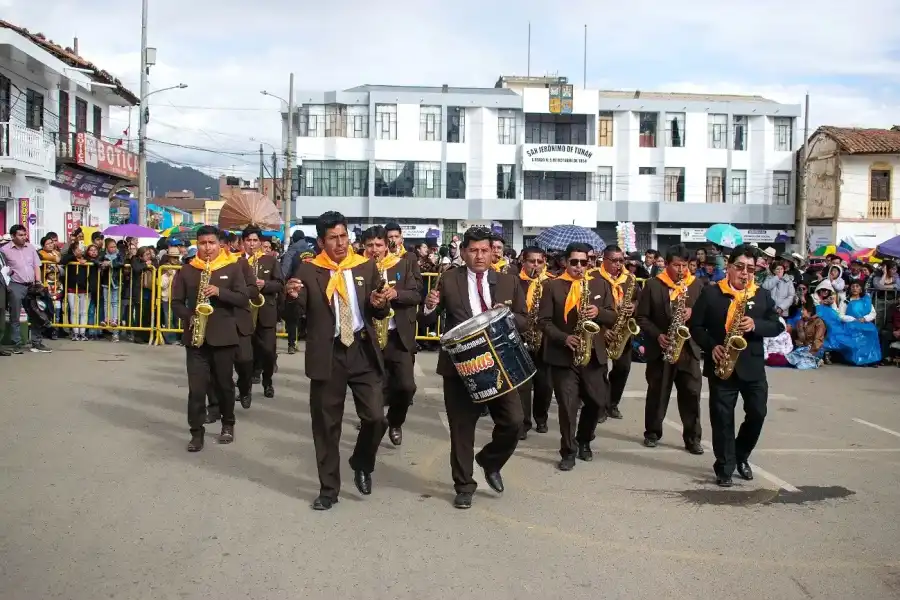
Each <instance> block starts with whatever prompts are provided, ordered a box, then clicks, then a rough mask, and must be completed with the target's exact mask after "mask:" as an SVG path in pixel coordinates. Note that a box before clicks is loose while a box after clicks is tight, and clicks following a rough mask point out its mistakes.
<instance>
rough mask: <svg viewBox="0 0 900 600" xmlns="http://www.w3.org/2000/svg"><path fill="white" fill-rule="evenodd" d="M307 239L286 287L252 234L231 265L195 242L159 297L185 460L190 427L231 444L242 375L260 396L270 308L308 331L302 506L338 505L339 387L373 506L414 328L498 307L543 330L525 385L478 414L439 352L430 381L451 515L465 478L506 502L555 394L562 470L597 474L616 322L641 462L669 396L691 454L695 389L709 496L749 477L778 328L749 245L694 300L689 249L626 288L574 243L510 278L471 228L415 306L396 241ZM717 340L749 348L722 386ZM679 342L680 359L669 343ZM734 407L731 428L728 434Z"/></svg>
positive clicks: (616, 272) (393, 234) (695, 443)
mask: <svg viewBox="0 0 900 600" xmlns="http://www.w3.org/2000/svg"><path fill="white" fill-rule="evenodd" d="M316 235H317V240H318V246H319V254H318V255H316V256H315V257H314V258H312V259H311V260H307V261H297V264H296V266H295V267H294V268H293V273H290V274H289V275H285V274H282V272H281V268H280V267H279V265H278V262H277V261H276V260H274V259H272V258H271V257H269V256H268V255H266V254H265V253H264V252H263V251H262V249H261V248H260V245H261V243H260V239H261V232H260V230H259V229H258V228H256V227H255V226H252V225H251V226H250V227H248V228H247V229H246V230H245V231H244V232H243V238H242V239H243V244H244V252H243V253H235V252H233V251H231V250H229V248H228V246H227V244H226V243H225V239H224V236H223V235H222V233H221V232H220V231H219V230H217V229H216V228H215V227H210V226H204V227H202V228H200V229H199V230H198V232H197V250H198V251H197V255H196V257H194V258H193V259H192V260H191V261H190V262H189V263H187V264H186V265H185V266H184V268H183V269H182V270H181V271H180V272H179V274H178V275H177V276H176V278H175V280H174V283H173V288H172V307H173V310H174V311H175V313H176V314H177V316H178V317H179V318H180V319H181V320H182V322H184V323H188V324H189V325H187V326H186V327H185V331H184V336H183V341H184V344H185V347H186V353H187V357H186V363H187V374H188V384H189V397H188V423H189V426H190V432H191V439H190V442H189V443H188V446H187V449H188V451H190V452H197V451H200V450H202V449H203V446H204V443H205V438H204V435H205V427H204V426H205V425H208V424H210V423H214V422H215V421H218V420H221V433H220V435H219V436H218V438H217V441H218V442H219V443H221V444H227V443H230V442H232V441H234V439H235V403H236V402H237V403H240V404H241V405H242V406H243V407H244V408H245V409H249V408H250V406H251V403H252V386H253V383H254V380H253V374H254V373H261V381H259V383H261V384H262V388H263V395H264V396H265V397H266V398H271V397H274V395H275V388H274V383H273V372H274V365H275V358H276V353H275V326H276V323H277V308H276V307H277V303H278V298H279V296H280V295H284V297H285V298H286V301H287V302H288V303H291V304H292V306H293V307H294V308H295V309H297V310H298V311H299V312H300V314H303V315H305V317H306V322H307V336H306V376H307V377H308V378H309V379H310V391H309V407H310V413H311V421H312V431H313V440H314V444H315V452H316V465H317V468H318V475H319V482H320V491H319V495H318V497H316V498H315V500H314V501H313V504H312V507H313V508H314V509H316V510H328V509H330V508H331V507H332V506H333V505H334V504H335V503H337V502H338V499H339V493H340V489H341V477H340V443H339V442H340V436H341V429H342V419H343V414H344V404H345V398H346V396H347V390H348V388H349V390H350V392H351V395H352V398H353V403H354V404H355V408H356V413H357V415H358V417H359V420H360V426H359V432H358V435H357V438H356V444H355V447H354V449H353V452H352V454H351V455H350V458H349V463H350V467H351V468H352V470H353V480H354V484H355V486H356V488H357V489H358V490H359V492H360V493H361V494H363V495H369V494H371V493H372V475H373V472H374V471H375V466H376V453H377V451H378V447H379V444H380V442H381V440H382V438H383V437H384V435H385V433H387V436H388V438H389V440H390V441H391V443H392V444H393V445H395V446H400V445H401V444H402V443H403V425H404V422H405V420H406V416H407V411H408V410H409V407H410V406H411V405H412V400H413V396H414V395H415V392H416V382H415V379H414V374H413V373H414V371H413V366H414V361H415V352H416V340H415V331H416V323H417V321H418V322H419V323H420V324H421V325H423V326H425V327H431V328H433V327H434V326H435V323H436V321H437V319H438V318H439V317H441V318H442V320H443V321H442V328H443V331H450V330H451V329H452V328H453V327H455V326H457V325H459V324H460V323H463V322H465V321H467V320H468V319H470V318H472V317H473V316H475V315H479V314H481V313H483V312H485V311H488V310H490V309H491V308H493V307H499V306H505V307H508V308H509V309H510V310H511V312H512V314H513V315H514V317H515V322H516V327H517V329H519V331H520V332H522V333H523V335H524V334H526V333H527V332H528V330H529V328H535V329H537V330H538V331H539V332H540V340H541V341H540V343H539V345H538V346H536V347H532V350H531V352H532V358H533V361H534V363H535V366H536V367H537V371H536V374H535V375H534V377H532V378H531V379H530V380H529V381H528V382H527V383H525V384H523V385H521V386H520V387H519V388H518V389H517V390H514V391H512V392H509V393H507V394H505V395H502V396H499V397H497V398H495V399H493V400H490V401H488V402H485V403H475V402H473V401H472V399H471V398H470V396H469V393H468V391H467V389H466V386H465V385H464V381H463V379H462V378H461V377H460V375H459V374H458V373H457V370H456V368H455V367H454V365H453V363H452V362H451V360H450V357H449V356H448V355H447V353H446V352H444V351H441V353H440V357H439V359H438V364H437V374H438V375H440V376H441V377H442V378H443V392H444V394H443V395H444V403H445V406H446V413H447V420H448V424H449V429H450V467H451V474H452V479H453V485H454V488H455V491H456V497H455V499H454V506H455V507H456V508H460V509H465V508H469V507H471V505H472V498H473V494H474V492H475V489H476V486H477V483H476V481H475V479H474V478H473V471H474V468H475V464H476V463H477V465H478V467H479V468H480V469H482V470H483V472H484V479H485V481H486V482H487V484H488V486H490V488H491V489H493V490H494V491H495V492H496V493H497V494H502V493H503V491H504V484H503V478H502V476H501V472H502V469H503V466H504V465H505V464H506V462H507V461H508V460H509V459H510V457H511V456H512V455H513V453H514V451H515V449H516V445H517V444H518V442H519V441H520V440H523V439H526V436H527V433H528V431H529V430H531V429H534V430H535V431H536V432H538V433H547V431H548V426H547V420H548V409H549V406H550V401H551V396H552V395H554V394H555V396H556V399H557V403H558V406H559V425H560V449H559V454H560V459H559V463H558V468H559V469H560V470H561V471H571V470H572V469H573V468H575V466H576V465H577V464H578V461H585V462H588V461H591V460H592V459H593V453H592V450H591V441H592V440H593V439H594V436H595V429H596V427H597V425H598V423H600V422H602V421H604V420H606V418H607V416H609V417H613V418H621V416H622V415H621V412H620V411H619V403H620V402H621V399H622V394H623V391H624V389H625V385H626V382H627V379H628V375H629V371H630V369H631V351H630V346H628V347H627V349H626V350H625V351H624V352H621V356H620V357H619V358H617V359H615V360H613V361H612V365H611V366H610V365H609V362H610V361H609V356H608V354H607V345H608V343H611V342H612V341H614V340H612V339H611V338H610V336H611V335H612V333H613V330H620V329H621V328H619V329H616V327H617V324H621V323H622V322H632V321H631V320H632V319H633V323H636V325H637V326H639V327H640V329H641V330H642V331H643V337H644V340H645V342H644V343H645V346H646V356H647V366H646V378H647V398H646V404H645V411H644V423H645V425H644V441H643V443H644V445H645V446H647V447H650V448H652V447H655V446H657V444H658V443H659V441H660V440H661V439H662V437H663V420H664V419H665V416H666V410H667V408H668V404H669V397H670V396H671V394H672V390H673V388H674V390H675V397H676V400H677V404H678V412H679V415H680V417H681V424H682V431H683V433H682V437H683V442H684V447H685V449H686V451H687V452H690V453H691V454H698V455H699V454H703V446H702V445H701V438H702V427H701V409H700V396H701V387H702V378H703V377H706V379H707V382H708V383H707V386H708V389H709V413H710V422H711V426H712V447H713V451H714V454H715V462H714V465H713V469H714V474H715V481H716V483H717V484H718V485H720V486H722V487H728V486H731V485H733V479H732V477H733V474H734V472H735V470H736V471H737V474H738V476H740V477H741V478H743V479H745V480H750V479H753V472H752V469H751V467H750V464H749V462H748V459H749V457H750V454H751V452H752V450H753V448H754V447H755V445H756V443H757V440H758V439H759V436H760V433H761V431H762V425H763V421H764V420H765V416H766V404H767V397H768V385H767V382H766V372H765V364H764V359H763V338H766V337H775V336H776V335H778V334H779V333H780V332H781V331H782V329H783V326H782V325H781V323H780V322H779V320H778V317H777V313H776V311H775V307H774V305H773V302H772V299H771V297H770V295H769V294H768V293H767V292H765V291H764V290H761V289H758V288H757V286H756V285H755V284H754V282H753V265H754V261H755V257H756V252H757V250H756V249H755V248H754V247H752V246H749V245H742V246H738V247H737V248H735V249H733V250H732V251H731V254H730V255H729V257H728V260H727V273H726V277H725V278H724V279H723V280H722V281H720V282H719V283H717V284H713V285H708V286H702V285H701V284H700V282H699V281H697V280H696V279H695V278H694V276H693V275H691V274H690V273H689V271H688V260H689V253H688V250H687V249H686V248H685V247H684V246H682V245H676V246H673V247H671V248H669V249H668V251H667V252H666V255H665V270H664V271H662V272H661V273H659V275H657V276H656V277H654V278H652V279H650V280H648V281H647V282H646V283H645V284H644V285H643V286H637V285H634V283H635V282H634V280H633V279H631V280H629V278H630V277H632V276H631V274H630V273H629V272H628V271H627V270H626V269H624V268H623V265H624V257H623V253H622V250H621V249H620V248H618V247H616V246H607V247H606V248H605V249H604V250H603V251H602V255H599V256H598V258H602V260H601V261H600V262H599V266H597V267H593V266H592V261H591V259H592V258H593V256H594V249H593V248H591V247H590V246H588V245H585V244H580V243H572V244H570V245H569V246H568V248H566V249H565V253H564V258H565V262H564V264H565V270H564V271H563V272H561V273H560V274H558V275H556V276H553V275H552V274H550V273H548V271H547V265H546V262H547V257H546V255H545V253H544V252H543V251H542V250H540V249H539V248H526V249H525V250H524V251H523V252H522V256H521V268H520V271H519V272H518V273H509V272H507V271H508V270H509V268H508V266H507V264H506V261H505V260H502V256H503V254H502V250H503V244H502V240H500V239H499V238H498V237H497V236H496V235H495V234H493V233H492V232H491V231H490V230H489V229H485V228H480V227H473V228H471V229H469V230H468V231H466V232H465V234H464V236H463V239H462V241H461V258H462V260H463V261H464V266H462V265H460V266H457V267H455V268H452V269H450V270H449V271H447V272H445V273H444V274H442V275H441V278H440V281H439V283H438V284H437V285H436V286H435V289H432V290H431V291H430V292H429V293H428V294H427V296H426V297H425V300H424V306H423V305H422V293H423V292H422V275H421V273H420V272H419V267H418V264H417V262H416V260H415V258H414V256H413V255H412V254H410V253H407V252H406V251H405V248H404V245H403V238H402V230H401V228H400V227H399V226H398V225H396V224H388V225H387V226H386V227H381V226H376V227H372V228H370V229H368V230H367V231H365V232H364V233H363V235H362V243H363V245H364V248H365V252H364V255H359V254H357V253H355V252H353V251H352V248H351V240H350V235H349V232H348V229H347V220H346V219H345V218H344V216H343V215H341V214H340V213H337V212H326V213H324V214H323V215H321V216H320V217H319V219H318V222H317V224H316ZM498 249H499V251H498ZM585 280H587V285H585ZM539 287H540V289H538V288H539ZM585 293H587V294H589V296H588V297H584V294H585ZM673 319H675V320H676V322H675V323H673ZM581 320H589V321H592V322H593V323H594V324H596V325H597V326H599V328H600V330H599V333H598V334H597V335H594V336H593V337H592V338H589V340H590V345H591V346H592V348H588V351H589V355H588V357H587V358H586V359H585V360H581V361H578V362H576V361H575V360H574V355H575V351H576V350H577V349H578V348H579V343H581V338H580V337H579V331H578V330H576V326H577V324H578V323H579V321H581ZM531 333H534V332H531ZM688 334H689V338H688V337H687V335H688ZM626 335H627V334H626ZM728 336H738V337H741V338H743V340H745V341H746V344H745V345H744V349H743V351H741V352H739V353H738V354H737V355H736V357H734V356H732V358H736V361H733V362H732V365H731V366H732V367H733V370H731V371H726V372H725V373H724V374H723V373H722V372H720V371H719V368H720V365H722V364H725V363H727V359H728V354H729V350H728V348H726V341H725V340H726V337H728ZM678 337H682V338H683V339H681V340H680V341H681V342H683V346H682V345H680V344H677V343H676V342H677V341H678V340H677V339H676V338H678ZM532 339H533V338H532ZM676 348H677V350H676ZM701 360H704V361H705V362H704V364H703V365H702V366H701ZM235 372H236V373H237V384H236V386H235V383H234V373H235ZM235 387H237V389H235ZM738 395H740V396H741V397H742V399H743V405H744V413H745V415H744V421H743V423H742V424H741V425H740V428H739V430H738V432H737V435H735V406H736V403H737V399H738ZM486 414H489V415H490V418H491V419H492V420H493V422H494V429H493V434H492V437H491V441H490V442H489V443H488V444H487V445H485V446H484V447H483V448H482V449H481V450H480V451H478V452H477V453H476V451H475V428H476V424H477V421H478V419H479V418H480V417H482V416H484V415H486Z"/></svg>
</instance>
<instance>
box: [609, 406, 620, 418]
mask: <svg viewBox="0 0 900 600" xmlns="http://www.w3.org/2000/svg"><path fill="white" fill-rule="evenodd" d="M609 416H610V418H612V419H621V418H622V411H620V410H619V407H618V406H613V407H612V408H610V409H609Z"/></svg>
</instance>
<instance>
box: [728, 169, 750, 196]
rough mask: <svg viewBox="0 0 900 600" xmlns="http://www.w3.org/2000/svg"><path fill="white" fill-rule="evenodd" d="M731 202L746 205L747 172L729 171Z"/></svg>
mask: <svg viewBox="0 0 900 600" xmlns="http://www.w3.org/2000/svg"><path fill="white" fill-rule="evenodd" d="M731 202H732V204H747V171H734V170H733V171H731Z"/></svg>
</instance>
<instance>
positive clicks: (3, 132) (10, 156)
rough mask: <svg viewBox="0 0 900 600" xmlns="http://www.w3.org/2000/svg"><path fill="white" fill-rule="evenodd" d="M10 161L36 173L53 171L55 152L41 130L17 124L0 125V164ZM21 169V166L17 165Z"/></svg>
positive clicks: (13, 166) (12, 166)
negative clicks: (28, 167) (22, 164)
mask: <svg viewBox="0 0 900 600" xmlns="http://www.w3.org/2000/svg"><path fill="white" fill-rule="evenodd" d="M10 161H12V163H13V164H8V165H7V166H9V167H10V168H17V165H16V164H15V163H25V165H30V166H32V167H35V168H36V170H37V171H50V172H52V171H54V170H55V168H56V152H55V150H54V147H53V144H52V143H51V142H50V140H48V139H47V138H46V137H45V135H44V130H43V129H29V128H28V127H25V126H24V125H21V124H19V123H0V164H2V163H8V162H10ZM19 167H21V165H19Z"/></svg>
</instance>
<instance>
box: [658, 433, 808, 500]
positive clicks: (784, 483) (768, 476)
mask: <svg viewBox="0 0 900 600" xmlns="http://www.w3.org/2000/svg"><path fill="white" fill-rule="evenodd" d="M663 423H665V424H666V425H668V426H669V427H671V428H673V429H676V430H678V432H679V433H684V429H682V427H681V425H679V424H678V423H676V422H675V421H670V420H669V419H666V420H665V421H663ZM702 444H703V447H704V448H706V449H707V450H710V451H712V445H711V444H709V443H708V442H702ZM748 462H749V461H748ZM749 464H750V466H751V467H752V468H753V471H754V472H755V473H756V474H757V475H759V476H760V477H762V478H763V479H768V480H769V481H770V482H771V483H774V484H775V485H777V486H778V487H780V488H781V489H783V490H784V491H786V492H795V493H797V492H799V491H800V490H799V489H798V488H796V487H794V486H793V485H791V484H790V483H788V482H787V481H785V480H784V479H781V478H780V477H778V476H776V475H774V474H772V473H769V472H768V471H766V470H765V469H762V468H760V467H759V466H758V465H755V464H754V463H749Z"/></svg>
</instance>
